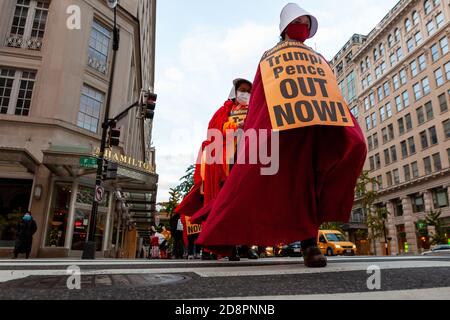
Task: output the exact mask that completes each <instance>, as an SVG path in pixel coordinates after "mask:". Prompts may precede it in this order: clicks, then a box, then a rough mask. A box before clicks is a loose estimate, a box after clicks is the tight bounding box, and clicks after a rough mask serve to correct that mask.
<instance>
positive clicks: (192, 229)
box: [186, 217, 202, 236]
mask: <svg viewBox="0 0 450 320" xmlns="http://www.w3.org/2000/svg"><path fill="white" fill-rule="evenodd" d="M186 229H187V231H186V233H187V235H188V236H190V235H192V234H197V233H200V232H202V225H201V224H191V218H190V217H186Z"/></svg>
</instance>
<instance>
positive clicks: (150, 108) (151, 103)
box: [143, 92, 158, 120]
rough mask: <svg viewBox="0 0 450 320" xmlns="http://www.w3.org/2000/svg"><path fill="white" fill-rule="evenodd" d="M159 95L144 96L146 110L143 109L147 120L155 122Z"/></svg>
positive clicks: (148, 93)
mask: <svg viewBox="0 0 450 320" xmlns="http://www.w3.org/2000/svg"><path fill="white" fill-rule="evenodd" d="M157 98H158V95H156V94H155V93H151V92H147V93H146V94H145V95H144V109H143V117H144V118H145V119H150V120H153V118H154V117H155V108H156V100H157Z"/></svg>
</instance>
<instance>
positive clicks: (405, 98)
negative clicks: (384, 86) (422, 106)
mask: <svg viewBox="0 0 450 320" xmlns="http://www.w3.org/2000/svg"><path fill="white" fill-rule="evenodd" d="M402 97H403V106H404V107H405V108H407V107H409V93H408V91H404V92H403V93H402Z"/></svg>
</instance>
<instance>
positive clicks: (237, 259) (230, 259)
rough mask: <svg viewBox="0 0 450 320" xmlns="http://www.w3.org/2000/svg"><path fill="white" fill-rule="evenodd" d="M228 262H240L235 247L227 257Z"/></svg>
mask: <svg viewBox="0 0 450 320" xmlns="http://www.w3.org/2000/svg"><path fill="white" fill-rule="evenodd" d="M228 261H241V257H239V253H238V249H237V247H236V246H235V247H233V252H232V253H231V256H229V257H228Z"/></svg>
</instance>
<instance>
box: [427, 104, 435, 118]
mask: <svg viewBox="0 0 450 320" xmlns="http://www.w3.org/2000/svg"><path fill="white" fill-rule="evenodd" d="M425 112H426V114H427V120H431V119H433V118H434V113H433V105H432V103H431V101H428V102H427V103H425Z"/></svg>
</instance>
